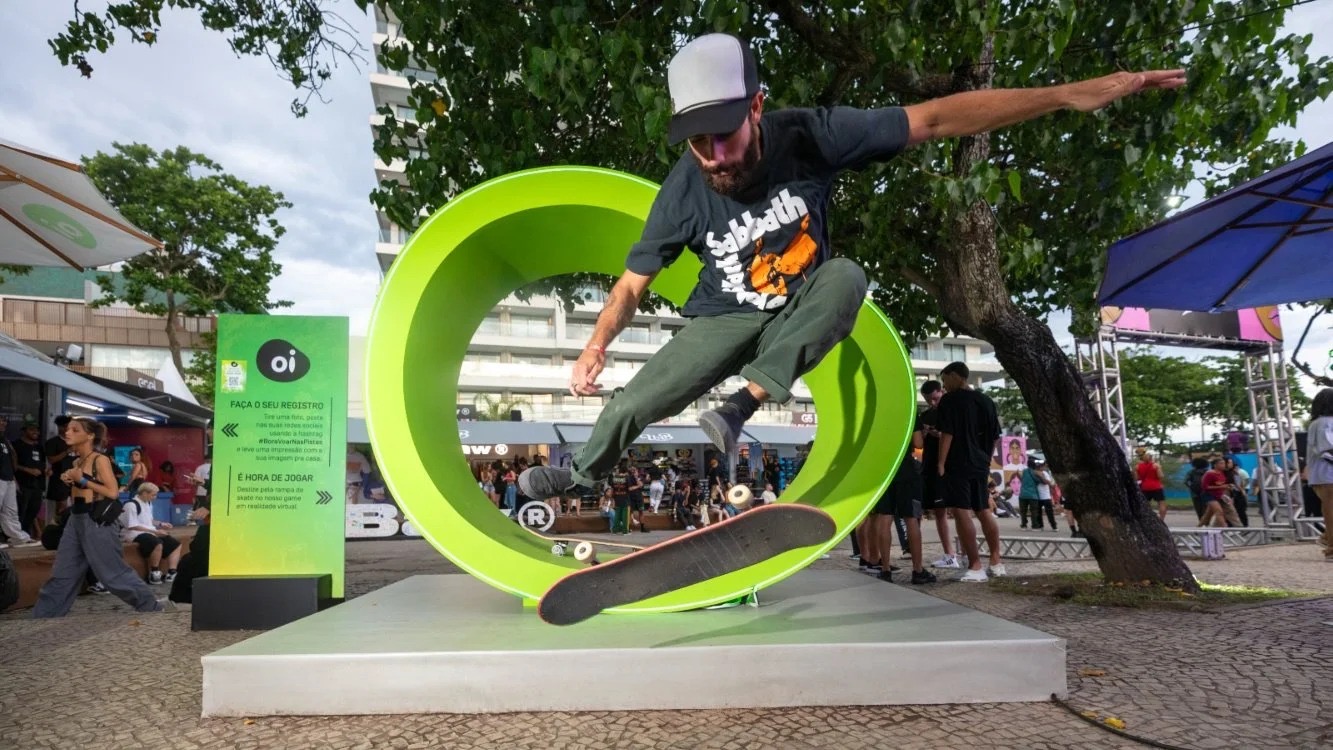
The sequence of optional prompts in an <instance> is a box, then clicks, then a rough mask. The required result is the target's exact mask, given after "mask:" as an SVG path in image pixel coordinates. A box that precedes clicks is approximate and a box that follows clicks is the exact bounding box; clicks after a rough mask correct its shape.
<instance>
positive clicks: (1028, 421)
mask: <svg viewBox="0 0 1333 750" xmlns="http://www.w3.org/2000/svg"><path fill="white" fill-rule="evenodd" d="M986 395H987V396H990V397H991V400H992V401H994V402H995V411H996V413H997V414H999V416H1000V426H1002V427H1003V428H1004V430H1005V432H1006V433H1008V434H1010V435H1026V434H1027V433H1028V430H1030V429H1031V428H1032V412H1031V410H1029V409H1028V405H1027V402H1026V401H1024V400H1023V392H1022V391H1020V390H1018V388H1017V387H1015V386H1012V385H1005V386H1002V387H1000V388H987V389H986Z"/></svg>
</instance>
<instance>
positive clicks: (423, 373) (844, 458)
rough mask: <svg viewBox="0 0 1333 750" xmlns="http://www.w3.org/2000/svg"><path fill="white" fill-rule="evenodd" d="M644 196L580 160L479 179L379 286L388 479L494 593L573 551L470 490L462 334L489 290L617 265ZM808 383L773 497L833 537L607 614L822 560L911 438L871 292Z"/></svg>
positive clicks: (533, 594) (712, 592)
mask: <svg viewBox="0 0 1333 750" xmlns="http://www.w3.org/2000/svg"><path fill="white" fill-rule="evenodd" d="M656 193H657V186H656V185H654V184H652V183H651V182H648V181H646V180H642V179H639V178H636V177H632V176H630V175H626V174H623V173H620V172H613V171H609V170H605V169H595V168H589V167H554V168H548V169H536V170H531V171H525V172H517V173H515V174H511V175H507V176H505V177H500V178H497V179H495V180H491V181H489V182H486V183H484V184H482V185H478V186H477V187H475V188H473V189H471V190H469V191H467V192H466V193H463V194H462V195H460V196H458V197H457V198H455V199H454V200H452V201H450V202H449V204H448V205H447V206H445V207H444V208H442V209H440V210H439V211H437V212H436V213H435V215H434V216H432V217H430V219H429V220H427V221H426V222H425V224H423V225H422V226H421V228H420V229H418V230H417V232H416V233H415V234H414V235H412V238H411V240H409V241H408V243H407V245H406V247H404V248H403V251H402V253H401V255H399V256H398V258H397V259H396V260H395V261H394V264H393V266H392V267H391V268H390V270H389V273H388V275H387V277H386V278H385V280H384V284H383V286H382V288H381V290H380V294H379V299H378V300H377V301H376V305H375V310H374V314H373V317H372V318H371V324H370V334H369V338H368V340H367V344H366V394H365V403H366V417H367V418H366V421H367V425H368V427H369V430H370V436H371V442H372V443H373V444H374V447H375V455H376V456H377V457H378V458H379V461H380V466H381V469H382V470H383V473H384V477H385V481H386V483H387V484H388V486H389V489H390V490H391V491H392V493H393V496H394V497H395V498H396V499H397V500H398V502H399V503H400V504H401V506H402V508H403V512H404V513H405V514H406V515H407V517H408V518H409V519H410V520H411V521H412V523H413V525H415V526H416V528H417V529H419V530H420V531H421V533H422V535H423V536H425V538H426V539H428V540H429V541H430V543H431V544H432V545H434V546H435V548H436V549H438V550H440V552H442V553H444V555H445V557H447V558H449V559H450V560H451V561H453V562H454V563H455V564H457V565H458V566H459V567H460V568H462V569H464V570H466V571H467V572H468V573H471V574H472V575H474V576H476V577H477V578H479V579H481V580H483V581H485V582H486V583H489V584H491V585H492V586H495V587H497V588H500V589H502V590H504V591H508V592H511V593H514V594H517V595H518V596H521V597H526V598H528V599H539V598H540V597H541V595H542V594H543V593H544V592H545V591H546V589H547V588H549V587H550V586H551V584H553V583H554V582H555V581H556V580H557V579H558V578H560V577H561V576H563V575H565V574H567V573H569V572H571V570H572V569H574V568H576V567H578V565H579V563H577V562H576V561H575V560H574V559H573V558H571V557H555V556H553V555H552V554H551V552H550V544H549V543H547V542H544V541H543V540H541V539H538V538H537V537H535V536H533V535H532V534H529V533H528V532H526V531H525V530H523V529H520V528H518V527H517V526H516V525H515V524H514V523H513V522H512V521H510V520H508V519H507V518H506V517H505V516H504V515H502V514H501V513H499V512H497V511H496V509H495V507H494V506H493V505H492V504H491V503H490V501H489V500H488V499H487V498H486V496H485V495H484V494H482V492H481V490H480V489H479V488H478V486H477V481H476V479H475V478H474V477H473V476H472V473H471V470H470V469H469V467H468V464H467V461H466V459H465V458H464V457H463V451H462V446H461V443H460V440H459V436H458V422H457V420H456V418H455V417H454V406H455V404H456V396H457V392H458V376H459V371H460V368H461V366H462V362H463V356H464V354H465V353H466V352H467V348H468V342H469V341H470V340H471V338H472V336H473V334H474V333H475V332H476V330H477V327H478V326H479V325H480V324H481V322H482V319H483V318H484V317H485V316H486V315H487V313H489V312H490V311H491V309H492V308H493V307H494V306H495V305H496V304H497V303H499V302H500V300H501V299H503V298H504V297H506V296H507V295H509V294H510V293H511V292H513V291H514V290H516V289H518V288H520V287H523V286H525V285H527V284H529V283H531V282H533V281H536V280H538V279H542V278H546V277H550V276H557V275H561V274H568V273H575V272H598V273H604V274H608V275H612V276H619V275H620V274H621V273H622V272H623V271H624V267H625V255H626V253H627V251H628V249H629V246H630V245H631V244H632V243H633V242H634V241H635V240H637V239H638V237H639V234H640V231H641V230H642V228H643V223H644V221H645V219H646V218H647V216H648V209H649V207H650V206H651V205H652V202H653V197H654V196H655V195H656ZM699 268H700V266H699V262H698V260H697V259H696V258H695V257H694V256H693V255H692V254H690V253H685V254H684V255H683V256H682V257H681V259H680V260H679V261H677V262H676V263H675V264H674V265H673V266H671V267H670V268H667V269H665V270H664V271H663V272H662V273H661V274H659V275H658V277H657V279H656V280H655V281H654V283H653V287H652V288H653V291H655V292H657V293H658V294H660V295H662V296H663V297H666V298H667V299H670V300H671V301H672V302H675V303H677V304H681V303H683V302H684V301H685V299H686V297H687V296H688V295H689V292H690V290H691V289H692V288H693V286H694V283H695V279H696V278H697V276H698V272H699ZM805 382H806V384H807V385H809V387H810V391H811V393H812V394H813V396H814V399H815V404H816V407H817V409H818V415H819V424H818V428H817V432H816V440H815V445H814V449H813V451H812V452H811V454H810V456H809V458H808V459H807V461H806V464H805V467H804V469H803V470H802V471H801V472H800V474H799V475H798V476H797V478H796V480H795V481H794V482H793V483H792V485H791V486H790V487H789V488H788V489H787V491H786V492H785V493H784V494H783V496H782V502H802V503H806V504H809V505H815V506H818V507H820V508H822V509H823V510H825V511H827V512H828V513H829V514H830V515H831V516H833V518H834V519H835V520H836V521H837V524H838V532H839V534H838V538H837V539H832V540H830V541H829V543H828V544H827V545H825V546H824V547H823V548H820V549H815V548H808V549H804V550H796V551H792V552H789V553H786V554H783V555H781V556H778V557H776V558H773V559H771V560H768V561H767V562H764V563H761V564H759V565H754V566H752V567H749V568H746V569H745V570H741V571H738V572H735V573H732V574H730V575H726V576H723V577H721V578H716V579H713V580H711V581H707V582H705V583H701V584H697V585H695V586H691V587H689V588H685V589H681V590H679V591H674V592H671V593H669V594H664V595H662V596H658V597H655V598H653V599H650V600H647V601H644V602H639V603H637V604H634V605H631V606H627V607H622V608H619V609H617V610H613V611H618V612H631V611H633V612H666V611H679V610H686V609H694V608H697V607H703V606H707V605H710V604H716V603H718V602H723V601H727V600H730V599H735V598H737V597H739V596H741V595H742V594H745V593H747V592H749V591H752V590H755V589H758V588H763V587H765V586H768V585H771V584H773V583H776V582H778V581H780V580H782V579H783V578H786V577H787V576H789V575H791V574H793V573H795V572H796V571H798V570H800V569H801V568H803V567H804V566H806V565H807V564H809V563H810V562H811V561H813V560H816V559H819V557H820V555H822V554H823V553H824V552H825V551H827V549H828V548H831V547H833V546H834V545H835V544H836V543H837V541H838V539H841V538H842V537H843V536H845V534H846V533H847V532H848V531H850V530H851V529H853V528H855V527H856V525H857V524H858V523H859V522H860V521H861V519H862V518H864V517H865V515H866V513H868V512H869V510H870V508H871V507H872V506H873V505H874V503H875V501H876V500H877V499H878V498H879V496H880V494H881V493H882V492H883V490H884V488H885V486H886V485H887V484H888V482H889V479H890V478H891V477H892V475H893V472H894V470H895V469H896V467H897V466H898V465H899V462H900V461H901V459H902V455H903V452H904V451H905V450H907V446H908V443H909V438H910V435H911V430H912V422H913V418H914V408H915V404H916V400H915V380H914V378H913V374H912V367H911V361H910V360H909V359H908V356H907V351H906V349H905V348H904V347H903V343H902V340H901V339H900V338H899V336H898V334H897V332H896V331H895V330H894V328H893V326H892V325H890V323H889V321H888V319H886V318H885V317H884V314H883V313H882V312H880V310H879V309H878V308H877V307H875V305H874V304H872V303H870V302H869V301H867V302H866V303H865V304H864V306H863V307H862V308H861V314H860V317H859V318H858V319H857V322H856V326H855V328H854V329H853V331H852V334H851V336H850V337H849V338H848V339H847V340H845V341H843V342H842V343H841V344H840V345H838V346H837V347H836V348H835V349H834V350H833V351H832V352H830V353H829V355H828V356H827V357H826V358H825V359H824V361H823V362H821V363H820V364H819V366H818V367H816V368H815V369H814V370H813V371H811V372H810V373H808V374H807V375H806V376H805Z"/></svg>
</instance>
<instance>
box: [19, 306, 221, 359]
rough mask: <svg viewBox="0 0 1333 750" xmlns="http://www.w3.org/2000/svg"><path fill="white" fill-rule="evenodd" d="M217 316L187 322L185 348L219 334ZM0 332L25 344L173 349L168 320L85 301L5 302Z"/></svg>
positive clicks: (182, 332) (182, 336)
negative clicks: (169, 338) (96, 306)
mask: <svg viewBox="0 0 1333 750" xmlns="http://www.w3.org/2000/svg"><path fill="white" fill-rule="evenodd" d="M216 328H217V323H216V321H215V320H214V319H213V318H182V319H181V320H180V321H179V322H178V323H177V325H176V333H177V336H178V338H179V340H180V343H181V346H182V347H184V348H187V349H189V348H194V347H196V346H201V345H202V344H203V340H202V335H203V334H205V333H210V332H212V331H215V330H216ZM0 333H4V334H6V335H8V336H12V337H14V338H16V339H19V340H20V341H24V342H50V343H57V344H60V343H66V344H67V343H78V344H113V345H118V346H148V347H157V348H166V347H167V346H168V341H167V331H166V321H165V319H163V318H160V317H157V316H154V315H145V314H143V313H140V312H137V311H135V310H130V309H128V308H123V307H101V308H94V307H89V306H88V305H87V304H85V303H83V302H67V301H60V300H31V299H5V300H3V302H2V303H0Z"/></svg>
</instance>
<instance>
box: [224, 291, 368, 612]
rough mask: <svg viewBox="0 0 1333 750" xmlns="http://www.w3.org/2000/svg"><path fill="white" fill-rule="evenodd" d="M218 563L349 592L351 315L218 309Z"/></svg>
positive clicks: (235, 571)
mask: <svg viewBox="0 0 1333 750" xmlns="http://www.w3.org/2000/svg"><path fill="white" fill-rule="evenodd" d="M217 358H218V382H217V390H216V394H217V395H216V402H215V404H214V422H213V440H214V442H213V475H212V476H213V515H212V524H213V539H212V549H211V552H210V559H209V573H210V574H211V575H214V576H243V575H244V576H254V575H291V574H311V573H316V574H317V573H329V574H332V576H333V592H332V595H333V596H334V597H335V598H341V597H342V596H343V533H344V532H343V527H344V524H345V521H344V519H345V516H346V510H345V501H344V494H345V493H344V482H345V474H344V472H345V469H346V466H345V464H346V455H347V447H346V446H347V319H346V318H325V317H319V318H317V317H297V316H286V315H219V316H218V351H217Z"/></svg>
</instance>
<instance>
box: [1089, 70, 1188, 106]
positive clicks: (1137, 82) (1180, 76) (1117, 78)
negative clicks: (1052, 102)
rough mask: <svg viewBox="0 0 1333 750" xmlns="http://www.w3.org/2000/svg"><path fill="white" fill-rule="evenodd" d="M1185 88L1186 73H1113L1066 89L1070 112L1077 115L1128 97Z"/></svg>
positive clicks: (1171, 71)
mask: <svg viewBox="0 0 1333 750" xmlns="http://www.w3.org/2000/svg"><path fill="white" fill-rule="evenodd" d="M1184 85H1185V71H1184V70H1183V69H1177V70H1145V71H1142V72H1139V73H1125V72H1120V73H1112V74H1111V75H1109V76H1102V77H1101V78H1092V79H1089V80H1086V81H1080V82H1078V83H1071V84H1069V86H1068V87H1067V90H1066V95H1067V96H1068V100H1069V108H1070V109H1076V110H1078V111H1080V112H1094V111H1096V110H1099V109H1101V108H1102V107H1105V106H1106V105H1108V104H1110V103H1111V102H1114V101H1115V100H1117V99H1122V98H1124V97H1126V96H1129V95H1130V94H1136V93H1138V92H1140V91H1148V90H1150V89H1175V88H1180V87H1181V86H1184Z"/></svg>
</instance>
